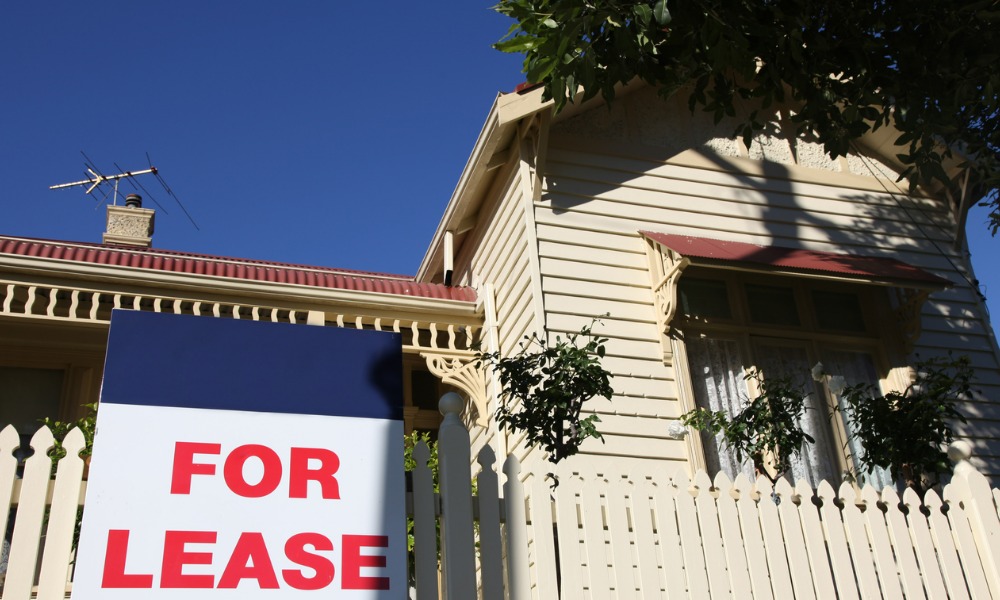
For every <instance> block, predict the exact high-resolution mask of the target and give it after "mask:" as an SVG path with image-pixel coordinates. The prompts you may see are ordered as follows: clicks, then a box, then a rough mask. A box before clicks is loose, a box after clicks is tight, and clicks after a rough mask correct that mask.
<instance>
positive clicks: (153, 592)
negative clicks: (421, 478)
mask: <svg viewBox="0 0 1000 600" xmlns="http://www.w3.org/2000/svg"><path fill="white" fill-rule="evenodd" d="M401 360H402V358H401V350H400V340H399V338H398V336H396V335H394V334H388V333H381V332H371V331H357V330H345V329H336V328H324V327H310V326H304V325H288V324H276V323H259V322H249V321H237V320H228V319H214V318H203V317H191V316H178V315H162V314H151V313H139V312H125V311H121V312H116V313H115V315H114V316H113V318H112V325H111V333H110V339H109V343H108V357H107V364H106V366H105V377H104V386H103V389H102V393H101V406H100V410H99V412H98V421H97V436H96V438H95V442H94V454H93V458H92V464H91V471H90V479H89V482H88V489H87V498H86V510H85V513H84V520H83V531H82V535H81V540H80V547H79V551H78V560H77V568H76V574H75V578H74V584H73V594H72V598H73V599H74V600H89V599H117V598H123V599H124V598H128V599H139V600H141V599H144V598H157V599H161V598H178V597H184V598H191V599H199V598H240V599H244V598H247V599H254V598H286V597H287V598H295V597H300V596H303V595H307V594H313V595H322V596H323V597H332V598H401V597H404V595H405V589H406V564H405V538H404V536H405V512H404V511H405V505H404V498H405V493H404V487H403V478H402V435H403V426H402V420H401V418H402V394H401V381H400V379H401V372H402V366H401ZM181 592H183V594H184V595H183V596H181V595H180V593H181Z"/></svg>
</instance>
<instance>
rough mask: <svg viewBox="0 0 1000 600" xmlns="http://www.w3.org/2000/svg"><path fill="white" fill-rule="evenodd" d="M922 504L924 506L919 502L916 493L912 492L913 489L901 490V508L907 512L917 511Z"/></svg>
mask: <svg viewBox="0 0 1000 600" xmlns="http://www.w3.org/2000/svg"><path fill="white" fill-rule="evenodd" d="M930 491H933V490H930ZM893 493H895V492H893ZM924 500H925V501H926V496H925V497H924ZM923 504H925V502H921V501H920V496H919V495H918V494H917V492H916V491H914V490H913V488H910V487H908V488H906V489H905V490H903V506H905V507H906V509H907V510H909V511H914V510H916V511H919V510H920V506H921V505H923Z"/></svg>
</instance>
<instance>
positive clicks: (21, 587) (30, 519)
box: [3, 427, 53, 600]
mask: <svg viewBox="0 0 1000 600" xmlns="http://www.w3.org/2000/svg"><path fill="white" fill-rule="evenodd" d="M52 445H53V439H52V432H50V431H49V428H48V427H42V428H41V429H39V430H38V431H36V432H35V435H33V436H32V437H31V447H32V448H33V449H34V451H35V453H34V454H33V455H32V456H31V458H29V459H28V460H27V461H25V464H24V476H23V477H24V478H23V479H22V480H21V495H20V497H19V498H18V504H17V515H16V517H15V519H14V536H13V537H12V538H11V542H10V550H11V551H10V557H9V559H8V561H7V579H6V581H4V588H3V600H28V599H29V598H30V597H31V588H32V586H33V585H34V583H35V566H36V562H37V560H38V546H39V542H40V537H41V534H42V519H43V518H44V516H45V504H46V502H45V500H46V496H47V495H48V491H49V473H50V472H51V470H52V459H50V458H49V456H48V451H49V450H50V449H51V448H52Z"/></svg>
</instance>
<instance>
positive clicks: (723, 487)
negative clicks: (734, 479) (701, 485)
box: [713, 471, 753, 598]
mask: <svg viewBox="0 0 1000 600" xmlns="http://www.w3.org/2000/svg"><path fill="white" fill-rule="evenodd" d="M713 487H715V488H716V490H717V491H718V494H719V497H718V499H717V500H716V507H717V509H718V512H719V529H720V530H721V532H722V545H723V548H724V549H725V551H726V565H727V567H728V573H729V587H730V589H731V590H732V593H733V598H750V597H752V595H753V592H752V589H751V586H750V573H749V572H748V571H747V554H746V547H745V546H744V544H743V536H742V535H741V534H740V516H739V512H738V511H737V509H736V499H735V498H733V494H732V489H733V484H732V483H730V481H729V477H727V476H726V474H725V473H723V472H721V471H720V472H719V473H718V474H717V475H716V476H715V481H714V482H713Z"/></svg>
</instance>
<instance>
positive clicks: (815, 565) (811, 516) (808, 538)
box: [795, 479, 837, 600]
mask: <svg viewBox="0 0 1000 600" xmlns="http://www.w3.org/2000/svg"><path fill="white" fill-rule="evenodd" d="M795 493H796V495H798V497H799V505H798V512H799V520H800V522H801V523H802V537H803V539H804V540H805V544H806V551H807V552H808V554H809V569H810V571H812V580H813V589H814V590H815V592H816V597H817V598H820V600H835V599H836V598H837V591H836V590H837V588H835V587H834V585H833V574H832V573H831V572H830V558H829V556H828V554H827V548H826V543H825V542H826V540H825V539H824V536H823V525H822V523H820V519H819V514H820V513H819V508H818V507H817V506H816V505H815V504H813V489H812V487H810V485H809V482H808V481H806V480H805V479H800V480H799V481H798V482H796V484H795Z"/></svg>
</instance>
